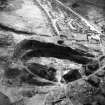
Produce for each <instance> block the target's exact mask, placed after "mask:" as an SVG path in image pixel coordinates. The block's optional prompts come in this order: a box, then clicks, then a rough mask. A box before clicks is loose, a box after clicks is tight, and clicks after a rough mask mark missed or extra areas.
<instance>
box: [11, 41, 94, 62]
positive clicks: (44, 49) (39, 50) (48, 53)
mask: <svg viewBox="0 0 105 105" xmlns="http://www.w3.org/2000/svg"><path fill="white" fill-rule="evenodd" d="M27 50H31V51H29V52H27V53H26V54H24V55H23V56H22V59H25V60H26V59H29V58H31V57H55V58H58V59H68V60H70V61H74V62H77V63H80V64H87V63H89V62H90V61H92V60H93V58H94V55H92V54H89V53H86V52H82V51H80V50H74V49H72V48H70V47H64V46H60V45H56V44H53V43H45V42H40V41H36V40H24V41H22V42H21V43H19V44H18V45H17V47H16V49H15V51H14V56H13V57H14V58H18V57H19V56H21V53H22V52H24V51H27Z"/></svg>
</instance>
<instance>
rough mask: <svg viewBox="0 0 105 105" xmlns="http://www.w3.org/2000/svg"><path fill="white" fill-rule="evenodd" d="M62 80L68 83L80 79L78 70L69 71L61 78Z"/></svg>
mask: <svg viewBox="0 0 105 105" xmlns="http://www.w3.org/2000/svg"><path fill="white" fill-rule="evenodd" d="M63 78H64V80H65V81H66V82H67V83H68V82H72V81H75V80H77V79H80V78H81V74H80V73H79V71H78V70H70V71H69V72H68V73H67V74H65V75H64V76H63Z"/></svg>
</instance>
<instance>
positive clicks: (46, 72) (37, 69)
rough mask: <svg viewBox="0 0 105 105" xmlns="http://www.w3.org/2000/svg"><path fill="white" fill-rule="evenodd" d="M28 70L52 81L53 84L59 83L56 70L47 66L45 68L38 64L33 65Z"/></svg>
mask: <svg viewBox="0 0 105 105" xmlns="http://www.w3.org/2000/svg"><path fill="white" fill-rule="evenodd" d="M28 69H29V70H30V71H31V72H32V73H34V74H36V75H38V76H40V77H42V78H44V79H47V80H50V81H53V82H57V80H56V69H54V68H52V67H50V68H48V67H47V66H44V65H40V64H36V63H31V64H30V65H28Z"/></svg>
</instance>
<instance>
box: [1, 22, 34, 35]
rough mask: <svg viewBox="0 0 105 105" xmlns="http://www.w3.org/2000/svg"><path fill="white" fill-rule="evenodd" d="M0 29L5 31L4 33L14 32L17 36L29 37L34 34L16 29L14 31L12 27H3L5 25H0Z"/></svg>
mask: <svg viewBox="0 0 105 105" xmlns="http://www.w3.org/2000/svg"><path fill="white" fill-rule="evenodd" d="M0 29H2V30H5V31H10V32H14V33H17V34H29V35H33V34H35V33H31V32H28V31H21V30H16V29H14V28H12V27H8V26H5V25H3V24H1V23H0Z"/></svg>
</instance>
